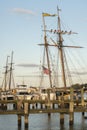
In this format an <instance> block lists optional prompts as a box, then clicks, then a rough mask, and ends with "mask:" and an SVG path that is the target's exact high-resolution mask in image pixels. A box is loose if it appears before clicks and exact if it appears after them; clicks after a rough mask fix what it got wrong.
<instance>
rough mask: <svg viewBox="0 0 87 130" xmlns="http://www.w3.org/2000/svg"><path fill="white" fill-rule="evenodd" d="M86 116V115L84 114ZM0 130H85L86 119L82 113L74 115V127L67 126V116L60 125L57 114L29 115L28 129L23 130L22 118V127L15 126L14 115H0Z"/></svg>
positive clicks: (15, 117) (86, 126) (86, 127)
mask: <svg viewBox="0 0 87 130" xmlns="http://www.w3.org/2000/svg"><path fill="white" fill-rule="evenodd" d="M85 115H86V113H85ZM0 130H87V119H84V117H83V116H82V113H75V114H74V125H73V126H69V116H68V115H67V114H65V118H64V125H60V118H59V114H58V113H56V114H55V113H54V114H51V118H49V117H48V115H47V114H32V115H29V127H28V129H24V118H23V117H22V127H21V128H18V126H17V116H16V115H0Z"/></svg>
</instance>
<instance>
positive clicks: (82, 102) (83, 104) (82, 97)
mask: <svg viewBox="0 0 87 130" xmlns="http://www.w3.org/2000/svg"><path fill="white" fill-rule="evenodd" d="M81 105H82V107H84V106H85V103H84V89H83V88H82V89H81ZM82 115H83V116H84V112H82Z"/></svg>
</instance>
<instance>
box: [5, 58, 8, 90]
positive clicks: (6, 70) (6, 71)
mask: <svg viewBox="0 0 87 130" xmlns="http://www.w3.org/2000/svg"><path fill="white" fill-rule="evenodd" d="M8 58H9V56H7V60H6V69H5V84H4V89H5V91H6V87H7V73H8Z"/></svg>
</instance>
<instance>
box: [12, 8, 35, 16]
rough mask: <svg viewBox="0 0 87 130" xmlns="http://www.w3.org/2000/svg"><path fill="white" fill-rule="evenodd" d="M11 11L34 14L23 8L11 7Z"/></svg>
mask: <svg viewBox="0 0 87 130" xmlns="http://www.w3.org/2000/svg"><path fill="white" fill-rule="evenodd" d="M12 12H16V13H21V14H31V15H35V14H36V13H34V12H33V11H31V10H28V9H23V8H13V9H12Z"/></svg>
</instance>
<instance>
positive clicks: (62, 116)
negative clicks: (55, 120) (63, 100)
mask: <svg viewBox="0 0 87 130" xmlns="http://www.w3.org/2000/svg"><path fill="white" fill-rule="evenodd" d="M60 124H64V113H60Z"/></svg>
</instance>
